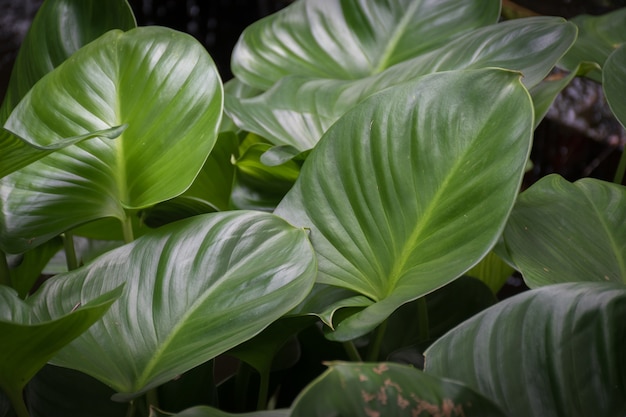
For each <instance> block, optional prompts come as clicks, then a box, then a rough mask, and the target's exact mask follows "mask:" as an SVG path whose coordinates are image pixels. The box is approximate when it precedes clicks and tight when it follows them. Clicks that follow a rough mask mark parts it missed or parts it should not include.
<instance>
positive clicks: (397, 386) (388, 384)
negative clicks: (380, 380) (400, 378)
mask: <svg viewBox="0 0 626 417" xmlns="http://www.w3.org/2000/svg"><path fill="white" fill-rule="evenodd" d="M385 386H386V387H394V388H395V389H396V390H397V391H398V392H402V388H401V387H400V385H398V384H396V383H395V382H392V381H391V379H389V378H387V379H385Z"/></svg>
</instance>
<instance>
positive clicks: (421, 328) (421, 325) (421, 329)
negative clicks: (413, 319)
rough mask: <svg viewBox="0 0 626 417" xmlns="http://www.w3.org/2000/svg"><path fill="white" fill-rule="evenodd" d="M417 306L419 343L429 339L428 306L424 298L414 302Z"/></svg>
mask: <svg viewBox="0 0 626 417" xmlns="http://www.w3.org/2000/svg"><path fill="white" fill-rule="evenodd" d="M416 305H417V331H418V337H419V340H420V342H425V341H427V340H428V339H430V327H429V324H428V304H427V303H426V297H420V298H418V299H417V301H416Z"/></svg>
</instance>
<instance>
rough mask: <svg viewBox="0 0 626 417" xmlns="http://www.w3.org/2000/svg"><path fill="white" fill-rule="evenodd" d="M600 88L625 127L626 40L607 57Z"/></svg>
mask: <svg viewBox="0 0 626 417" xmlns="http://www.w3.org/2000/svg"><path fill="white" fill-rule="evenodd" d="M602 88H603V89H604V94H605V96H606V101H607V102H608V103H609V106H610V107H611V110H612V111H613V114H614V115H615V117H616V118H617V120H619V122H620V123H621V124H622V126H624V127H625V128H626V98H625V97H624V91H626V40H625V43H624V44H623V45H622V46H621V47H619V48H618V49H616V50H615V51H614V52H613V53H612V54H611V55H609V57H608V58H607V60H606V63H605V64H604V69H603V70H602Z"/></svg>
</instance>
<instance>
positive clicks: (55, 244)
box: [9, 237, 63, 298]
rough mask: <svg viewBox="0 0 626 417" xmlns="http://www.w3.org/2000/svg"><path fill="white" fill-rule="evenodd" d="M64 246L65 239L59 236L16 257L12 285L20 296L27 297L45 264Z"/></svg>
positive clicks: (12, 269)
mask: <svg viewBox="0 0 626 417" xmlns="http://www.w3.org/2000/svg"><path fill="white" fill-rule="evenodd" d="M62 247H63V240H62V239H61V238H60V237H58V238H55V239H52V240H49V241H48V242H46V243H44V244H43V245H41V246H38V247H36V248H35V249H33V250H31V251H28V252H26V253H25V254H23V255H16V256H15V257H14V259H13V260H14V261H15V265H10V266H11V267H12V268H11V270H10V274H11V286H12V287H13V288H14V289H15V290H16V291H17V293H18V295H19V297H20V298H26V296H27V295H28V293H29V291H30V290H31V289H32V288H33V285H34V284H35V282H36V281H37V279H38V278H39V277H40V275H41V273H42V271H43V269H44V268H45V266H46V265H47V264H48V262H49V261H50V259H52V257H53V256H54V254H56V253H57V252H58V251H59V249H61V248H62ZM9 263H10V264H11V262H9Z"/></svg>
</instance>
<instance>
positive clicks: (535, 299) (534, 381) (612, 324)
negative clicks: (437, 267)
mask: <svg viewBox="0 0 626 417" xmlns="http://www.w3.org/2000/svg"><path fill="white" fill-rule="evenodd" d="M625 341H626V289H624V288H623V287H622V286H620V285H616V284H614V283H567V284H557V285H551V286H546V287H542V288H540V289H537V290H532V291H527V292H525V293H523V294H520V295H517V296H515V297H512V298H509V299H507V300H505V301H502V302H500V303H498V304H496V305H495V306H493V307H491V308H490V309H488V310H485V311H484V312H483V313H480V314H478V315H477V316H474V317H473V318H471V319H470V320H468V321H466V322H464V323H463V324H461V325H460V326H458V327H456V328H455V329H453V330H452V331H451V332H449V333H447V334H446V335H445V336H443V337H442V338H441V339H439V340H438V341H437V342H435V344H433V345H432V346H431V347H430V348H429V349H428V350H427V351H426V371H427V372H428V373H430V374H433V375H436V376H439V377H442V378H452V379H455V380H458V381H461V382H462V383H464V384H466V385H468V386H469V387H471V388H473V389H475V390H476V391H478V392H480V393H482V394H483V395H484V396H485V397H487V398H490V399H492V400H493V401H494V402H496V403H497V404H499V405H500V406H501V407H502V409H503V410H504V411H505V412H506V414H507V415H509V416H511V417H518V416H519V417H527V416H539V415H540V416H542V417H544V416H545V417H552V416H554V417H557V416H580V417H582V416H591V415H594V416H620V415H624V413H626V402H624V398H626V369H625V368H624V351H625V349H626V343H625Z"/></svg>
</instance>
